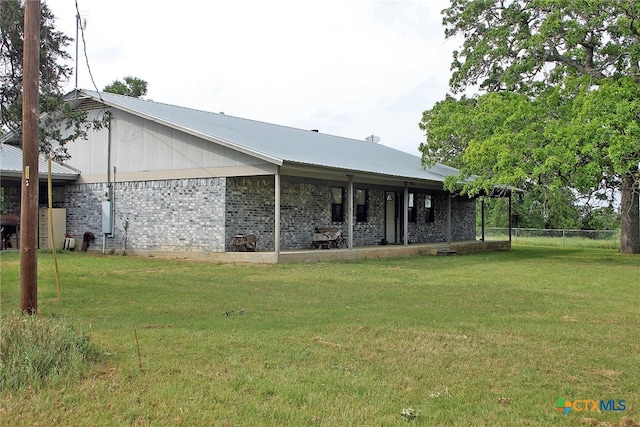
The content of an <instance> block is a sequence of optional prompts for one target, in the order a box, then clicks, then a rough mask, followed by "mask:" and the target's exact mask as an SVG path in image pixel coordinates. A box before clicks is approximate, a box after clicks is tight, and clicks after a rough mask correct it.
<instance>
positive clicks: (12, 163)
mask: <svg viewBox="0 0 640 427" xmlns="http://www.w3.org/2000/svg"><path fill="white" fill-rule="evenodd" d="M47 169H48V167H47V159H46V158H45V157H44V156H43V155H40V158H39V162H38V176H39V178H40V179H46V178H47ZM0 175H1V176H2V179H6V178H22V149H20V147H16V146H13V145H9V144H0ZM79 175H80V172H78V171H77V170H75V169H73V168H70V167H68V166H64V165H61V164H59V163H56V162H51V177H52V179H53V180H56V181H75V180H76V179H78V176H79Z"/></svg>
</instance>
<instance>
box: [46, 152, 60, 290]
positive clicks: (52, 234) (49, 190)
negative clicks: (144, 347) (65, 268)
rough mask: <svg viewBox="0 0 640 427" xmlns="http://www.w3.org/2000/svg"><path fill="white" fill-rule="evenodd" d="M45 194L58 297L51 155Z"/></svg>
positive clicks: (58, 284) (58, 282)
mask: <svg viewBox="0 0 640 427" xmlns="http://www.w3.org/2000/svg"><path fill="white" fill-rule="evenodd" d="M47 194H48V196H49V209H48V211H49V238H50V239H51V249H52V250H53V263H54V265H55V267H56V289H57V291H58V299H60V297H61V296H62V290H61V289H60V270H59V269H58V257H57V255H56V247H57V246H56V238H55V235H56V233H55V230H54V229H53V227H54V225H53V183H52V182H51V157H49V158H48V159H47Z"/></svg>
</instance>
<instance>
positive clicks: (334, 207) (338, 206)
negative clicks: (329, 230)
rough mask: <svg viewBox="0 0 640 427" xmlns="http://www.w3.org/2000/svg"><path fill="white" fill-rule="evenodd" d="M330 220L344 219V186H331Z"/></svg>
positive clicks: (338, 220) (339, 220)
mask: <svg viewBox="0 0 640 427" xmlns="http://www.w3.org/2000/svg"><path fill="white" fill-rule="evenodd" d="M331 221H333V222H343V221H344V188H342V187H331Z"/></svg>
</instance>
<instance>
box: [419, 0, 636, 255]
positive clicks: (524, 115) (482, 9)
mask: <svg viewBox="0 0 640 427" xmlns="http://www.w3.org/2000/svg"><path fill="white" fill-rule="evenodd" d="M443 15H444V18H443V24H444V25H445V27H446V30H445V34H446V36H447V37H455V36H460V37H462V40H463V44H462V49H461V50H460V51H457V52H454V58H453V63H452V65H451V68H452V72H453V74H452V77H451V81H450V85H451V88H452V90H453V92H455V93H460V92H462V91H464V90H467V89H470V88H471V89H473V90H475V91H478V93H479V95H476V96H473V97H470V98H469V97H464V96H462V97H461V98H460V99H456V98H454V97H452V96H448V97H447V98H446V99H445V100H443V101H441V102H439V103H437V104H436V105H435V106H434V107H433V108H432V109H431V110H428V111H425V112H424V114H423V120H422V122H421V123H420V126H421V127H422V129H423V130H425V133H426V137H427V140H426V143H423V144H421V151H422V153H423V161H424V163H425V164H432V163H434V162H436V161H445V162H449V163H452V164H453V165H454V166H457V167H459V168H460V170H461V176H460V177H458V178H467V177H469V176H471V175H477V178H476V179H475V180H473V181H471V182H469V183H468V184H467V185H465V187H464V189H463V191H466V192H468V193H470V194H478V193H480V192H481V191H483V190H488V189H490V188H494V187H495V186H496V185H516V186H525V187H526V186H527V185H532V184H536V185H539V186H543V187H546V188H549V189H550V191H552V190H553V189H558V188H572V189H574V190H576V191H579V192H580V193H592V194H599V195H601V196H602V195H606V194H608V195H609V196H610V195H611V194H612V190H615V191H616V192H619V194H620V195H621V201H620V202H621V242H620V251H621V252H624V253H640V226H639V225H640V203H639V193H640V190H639V183H640V175H639V172H638V166H639V162H640V102H639V100H640V43H639V42H640V2H638V1H637V0H617V1H610V0H553V1H552V0H512V1H507V0H452V2H451V6H450V7H449V8H447V9H445V10H444V11H443ZM448 185H449V186H450V187H453V186H454V185H455V182H454V180H450V181H449V182H448Z"/></svg>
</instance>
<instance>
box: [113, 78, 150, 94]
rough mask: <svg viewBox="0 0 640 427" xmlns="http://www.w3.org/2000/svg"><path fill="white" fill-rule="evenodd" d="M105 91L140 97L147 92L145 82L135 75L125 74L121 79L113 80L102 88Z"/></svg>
mask: <svg viewBox="0 0 640 427" xmlns="http://www.w3.org/2000/svg"><path fill="white" fill-rule="evenodd" d="M103 90H104V91H105V92H109V93H117V94H119V95H125V96H131V97H134V98H140V97H142V96H145V95H146V94H147V82H146V81H145V80H142V79H139V78H137V77H131V76H127V77H125V78H124V79H123V80H114V81H113V82H112V83H111V84H110V85H107V86H105V87H104V89H103Z"/></svg>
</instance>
